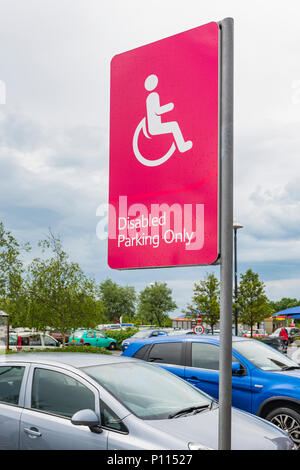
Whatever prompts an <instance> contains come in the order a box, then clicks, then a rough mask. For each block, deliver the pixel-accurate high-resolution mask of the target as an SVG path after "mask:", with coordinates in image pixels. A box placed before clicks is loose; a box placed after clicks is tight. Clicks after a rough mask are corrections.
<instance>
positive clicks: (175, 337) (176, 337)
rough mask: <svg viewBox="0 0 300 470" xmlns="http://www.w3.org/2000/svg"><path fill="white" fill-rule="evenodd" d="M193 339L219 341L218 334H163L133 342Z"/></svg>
mask: <svg viewBox="0 0 300 470" xmlns="http://www.w3.org/2000/svg"><path fill="white" fill-rule="evenodd" d="M252 339H253V338H245V337H243V336H232V342H233V343H235V342H238V341H251V340H252ZM195 341H202V342H203V341H205V342H214V343H216V344H218V343H220V336H219V335H196V334H195V335H187V334H181V335H163V336H155V337H151V338H140V339H136V340H135V344H138V343H143V344H151V343H167V342H195Z"/></svg>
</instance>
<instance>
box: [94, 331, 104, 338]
mask: <svg viewBox="0 0 300 470" xmlns="http://www.w3.org/2000/svg"><path fill="white" fill-rule="evenodd" d="M96 338H105V336H104V335H103V334H102V333H98V332H97V333H96Z"/></svg>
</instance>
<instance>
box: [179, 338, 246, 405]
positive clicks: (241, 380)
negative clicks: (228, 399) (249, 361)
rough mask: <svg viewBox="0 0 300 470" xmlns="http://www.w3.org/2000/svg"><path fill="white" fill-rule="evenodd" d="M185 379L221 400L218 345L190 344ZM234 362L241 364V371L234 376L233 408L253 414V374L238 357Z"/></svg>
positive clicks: (206, 343) (205, 343)
mask: <svg viewBox="0 0 300 470" xmlns="http://www.w3.org/2000/svg"><path fill="white" fill-rule="evenodd" d="M186 354H187V367H186V368H185V379H186V380H187V381H188V382H190V383H191V384H193V385H195V386H196V387H198V388H199V389H201V390H203V391H204V392H206V393H207V394H208V395H210V396H212V397H213V398H216V399H219V354H220V347H219V345H218V344H212V343H208V342H200V341H197V342H191V343H188V350H187V353H186ZM232 362H238V363H239V364H240V369H239V371H237V372H236V374H235V375H233V376H232V406H234V407H236V408H240V409H243V410H245V411H249V412H251V410H252V390H251V374H250V371H249V370H248V368H247V366H246V365H245V364H243V363H242V362H241V361H240V359H238V358H237V357H236V356H234V355H233V356H232Z"/></svg>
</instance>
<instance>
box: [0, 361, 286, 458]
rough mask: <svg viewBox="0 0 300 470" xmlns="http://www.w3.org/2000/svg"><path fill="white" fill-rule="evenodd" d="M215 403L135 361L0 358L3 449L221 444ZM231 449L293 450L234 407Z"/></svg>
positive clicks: (270, 429)
mask: <svg viewBox="0 0 300 470" xmlns="http://www.w3.org/2000/svg"><path fill="white" fill-rule="evenodd" d="M218 414H219V408H218V403H217V402H216V401H214V400H213V399H211V398H210V397H209V396H207V395H205V394H204V393H203V392H201V391H200V390H199V389H197V388H195V387H194V386H192V385H190V384H188V383H187V382H185V381H183V380H182V379H180V378H178V377H176V376H175V375H173V374H171V373H170V372H168V371H166V370H163V369H161V368H158V367H156V366H154V365H151V364H148V363H145V362H143V361H139V360H138V359H132V358H123V357H116V356H109V355H101V354H99V355H98V354H95V355H94V354H84V353H73V354H72V353H25V354H22V353H19V354H13V355H6V356H1V357H0V449H32V450H35V449H36V450H39V449H66V450H70V449H82V450H85V449H98V450H99V449H108V450H118V449H120V450H121V449H124V450H135V449H152V450H153V449H171V450H175V449H191V450H200V449H217V447H218V442H217V441H218V438H217V436H218ZM232 428H233V431H232V448H233V449H256V450H258V449H269V450H272V449H273V450H276V449H278V450H279V449H280V450H283V449H293V442H292V441H291V440H290V439H289V438H288V436H287V435H286V434H285V433H284V432H283V431H281V430H280V429H278V428H277V427H275V426H273V425H271V424H270V423H268V422H266V421H264V420H262V419H259V418H256V417H254V416H250V415H248V414H246V413H244V412H241V411H238V410H235V409H234V410H233V412H232Z"/></svg>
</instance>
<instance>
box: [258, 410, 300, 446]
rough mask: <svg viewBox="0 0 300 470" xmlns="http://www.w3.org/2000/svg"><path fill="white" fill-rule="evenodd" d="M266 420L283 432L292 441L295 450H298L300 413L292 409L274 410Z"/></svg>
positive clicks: (299, 443)
mask: <svg viewBox="0 0 300 470" xmlns="http://www.w3.org/2000/svg"><path fill="white" fill-rule="evenodd" d="M266 420H267V421H270V422H271V423H272V424H274V425H275V426H277V427H278V428H280V429H282V430H283V431H285V432H286V433H287V434H288V435H289V437H290V438H291V439H292V441H294V443H295V445H296V447H297V449H300V413H299V412H298V411H296V410H294V409H293V408H288V407H281V408H275V409H274V410H273V411H271V412H270V413H269V414H268V415H267V416H266Z"/></svg>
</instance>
